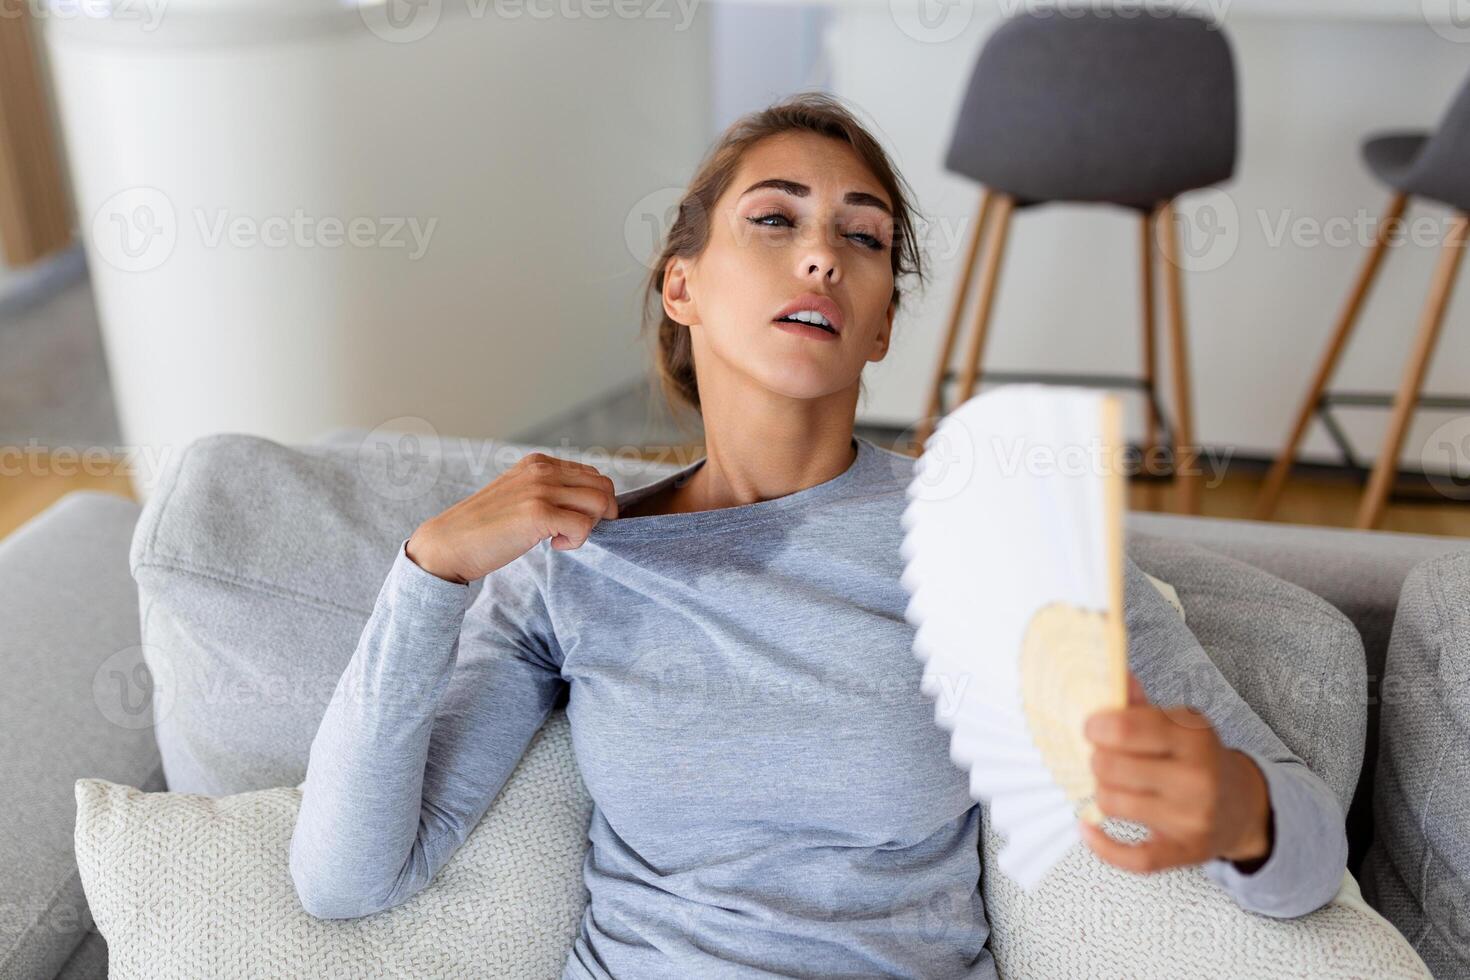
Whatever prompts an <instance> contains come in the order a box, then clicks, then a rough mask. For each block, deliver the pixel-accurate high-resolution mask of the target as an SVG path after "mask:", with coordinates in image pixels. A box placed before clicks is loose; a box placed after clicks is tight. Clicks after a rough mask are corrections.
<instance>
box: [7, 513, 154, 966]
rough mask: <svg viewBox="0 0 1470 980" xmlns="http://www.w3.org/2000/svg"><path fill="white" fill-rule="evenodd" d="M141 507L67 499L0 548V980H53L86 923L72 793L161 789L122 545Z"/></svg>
mask: <svg viewBox="0 0 1470 980" xmlns="http://www.w3.org/2000/svg"><path fill="white" fill-rule="evenodd" d="M137 517H138V505H137V504H135V503H133V502H132V501H130V500H127V499H125V498H123V497H119V496H116V495H114V494H107V493H97V492H90V491H89V492H77V493H71V494H68V495H67V496H65V497H63V498H62V499H61V500H60V501H58V502H57V503H56V504H54V505H53V506H51V507H50V508H48V509H47V510H45V511H43V512H42V513H41V514H40V515H38V516H36V517H35V518H33V519H32V520H30V521H29V522H27V523H26V524H25V525H23V526H22V527H20V528H19V529H17V530H16V531H15V532H14V533H13V534H11V535H9V536H8V537H6V538H5V539H4V540H3V541H0V596H3V597H4V602H3V603H0V675H3V677H4V681H5V682H4V684H0V744H3V749H0V814H3V815H0V869H3V871H0V883H3V887H0V978H3V980H34V978H36V977H43V978H44V977H53V976H55V975H56V972H57V971H58V970H59V969H61V967H62V965H63V964H64V963H66V961H67V959H68V957H70V956H71V955H72V952H73V951H74V950H75V949H76V948H77V947H78V945H80V944H81V943H82V942H83V940H84V939H85V938H86V936H87V935H88V929H89V928H90V926H91V924H92V922H91V917H90V915H89V913H88V909H87V903H86V899H85V896H84V895H83V893H82V884H81V881H80V880H79V879H78V878H77V868H76V861H75V859H74V857H73V854H72V834H71V828H72V820H73V818H74V815H75V806H76V804H75V800H74V798H73V795H72V784H73V782H75V781H76V780H77V779H78V778H79V777H82V776H102V777H104V778H107V779H113V780H117V781H119V782H124V783H128V784H129V785H133V786H142V787H145V788H150V789H161V788H162V787H163V773H162V770H161V768H160V766H159V759H158V750H157V749H156V748H155V746H154V743H153V732H152V730H151V728H150V727H149V726H150V724H151V720H152V718H151V708H150V704H149V693H150V689H149V685H148V678H147V672H146V671H145V670H144V669H143V658H142V654H141V651H140V649H139V646H138V595H137V590H136V589H135V588H134V587H133V581H132V579H131V578H129V577H128V567H127V553H128V541H129V538H130V537H131V535H132V533H133V524H134V522H135V521H136V520H137Z"/></svg>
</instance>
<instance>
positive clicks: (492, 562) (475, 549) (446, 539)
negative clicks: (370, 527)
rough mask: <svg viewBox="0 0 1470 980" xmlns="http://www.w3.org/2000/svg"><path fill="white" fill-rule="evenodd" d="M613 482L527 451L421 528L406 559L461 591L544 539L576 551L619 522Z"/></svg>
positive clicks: (591, 470) (585, 467)
mask: <svg viewBox="0 0 1470 980" xmlns="http://www.w3.org/2000/svg"><path fill="white" fill-rule="evenodd" d="M615 493H616V491H615V490H614V488H613V482H612V480H610V479H608V478H607V477H606V476H603V475H602V473H601V472H599V471H598V470H597V469H596V468H595V467H592V466H588V465H587V464H585V463H578V462H574V461H573V460H569V459H558V458H557V457H555V456H548V455H546V454H545V453H528V454H527V455H525V456H523V457H521V458H520V459H519V460H518V461H517V462H516V463H515V465H514V466H512V467H511V468H510V469H508V470H506V471H505V472H504V473H502V474H500V476H498V477H496V478H495V479H494V480H492V481H490V482H489V483H487V484H486V485H485V486H483V487H481V488H480V489H479V490H477V491H475V492H474V493H473V494H471V495H470V496H468V497H466V498H464V499H463V500H461V501H459V502H458V503H456V504H453V505H452V506H450V507H449V508H448V509H447V510H445V511H444V512H443V513H440V514H437V515H435V516H434V517H431V518H429V519H428V520H426V521H424V523H422V524H420V525H419V526H418V528H417V529H416V530H415V531H414V532H413V535H412V536H411V537H410V538H409V539H408V545H407V548H408V557H409V558H410V559H411V560H412V561H413V563H414V564H415V565H418V566H419V567H420V568H422V569H423V570H424V571H426V572H428V573H429V574H431V575H436V576H438V577H439V578H442V579H446V580H447V581H450V582H457V583H459V584H460V585H467V584H468V583H470V582H472V581H474V580H475V579H477V578H483V577H484V576H486V575H489V574H490V573H491V572H493V571H495V570H496V569H497V568H501V567H503V566H505V565H508V564H510V563H511V562H513V561H515V560H516V559H517V558H519V557H520V556H521V555H523V554H525V553H526V552H527V551H530V550H531V549H532V548H533V547H535V546H536V545H537V544H538V543H540V542H541V541H542V540H544V539H545V538H548V537H549V538H551V546H552V547H553V548H555V549H557V550H558V551H568V550H570V549H572V548H580V547H581V546H582V544H583V542H585V541H586V540H587V535H588V534H590V533H591V531H592V528H593V527H595V526H596V525H597V522H598V521H600V520H602V519H603V518H608V519H610V520H611V519H614V518H616V517H617V516H618V505H617V499H616V497H615Z"/></svg>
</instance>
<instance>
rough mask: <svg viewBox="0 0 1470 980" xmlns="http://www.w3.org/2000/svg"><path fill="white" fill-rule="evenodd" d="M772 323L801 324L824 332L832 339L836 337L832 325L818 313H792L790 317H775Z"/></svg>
mask: <svg viewBox="0 0 1470 980" xmlns="http://www.w3.org/2000/svg"><path fill="white" fill-rule="evenodd" d="M774 322H775V323H801V324H805V325H806V326H808V327H816V328H817V329H818V330H824V331H826V332H827V333H830V334H832V335H833V336H834V337H835V336H837V331H836V330H834V329H833V328H832V324H831V323H829V322H828V320H827V318H826V317H824V316H822V314H820V313H793V314H792V315H790V316H781V317H777V318H776V319H775V321H774Z"/></svg>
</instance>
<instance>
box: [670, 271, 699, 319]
mask: <svg viewBox="0 0 1470 980" xmlns="http://www.w3.org/2000/svg"><path fill="white" fill-rule="evenodd" d="M690 271H691V263H690V262H689V260H688V259H685V258H682V257H680V256H677V255H676V256H674V257H673V258H671V259H669V261H668V264H667V265H665V266H664V291H663V306H664V312H665V313H667V314H668V315H669V317H670V318H671V319H673V321H674V322H675V323H682V324H684V325H685V326H689V327H692V326H694V325H695V324H697V323H698V322H699V308H698V307H697V306H696V305H695V303H694V297H693V296H692V295H690V293H689V273H690Z"/></svg>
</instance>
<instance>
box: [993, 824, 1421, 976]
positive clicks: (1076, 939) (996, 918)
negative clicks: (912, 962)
mask: <svg viewBox="0 0 1470 980" xmlns="http://www.w3.org/2000/svg"><path fill="white" fill-rule="evenodd" d="M983 824H984V830H983V832H982V838H983V840H982V848H983V858H982V868H983V869H984V870H983V871H982V873H981V876H980V881H981V891H982V892H983V893H984V897H985V910H986V913H987V915H988V918H989V919H990V951H991V953H992V954H993V955H994V956H995V965H996V970H997V972H999V974H1000V975H1001V976H1002V977H1046V978H1048V980H1073V978H1077V980H1084V978H1085V980H1092V978H1096V977H1129V978H1131V980H1151V978H1155V977H1156V978H1159V980H1174V978H1177V977H1190V978H1191V980H1216V978H1218V980H1242V978H1261V980H1268V978H1269V980H1282V978H1287V977H1300V978H1303V980H1351V978H1358V980H1361V978H1367V977H1372V978H1374V980H1432V978H1431V977H1430V974H1429V970H1428V969H1427V968H1426V967H1425V966H1424V962H1423V961H1422V960H1421V959H1419V955H1418V954H1417V953H1415V952H1414V948H1413V947H1412V946H1410V945H1409V942H1408V940H1406V939H1405V938H1404V937H1403V935H1402V934H1400V933H1399V931H1398V930H1397V929H1395V928H1394V927H1393V925H1392V924H1390V923H1389V921H1388V920H1387V919H1385V918H1383V916H1381V915H1379V914H1378V913H1377V912H1375V911H1373V909H1372V908H1370V907H1369V906H1368V905H1367V904H1366V903H1364V902H1363V900H1362V896H1361V895H1360V894H1359V893H1358V886H1357V882H1356V881H1354V879H1353V877H1352V875H1350V874H1346V873H1344V875H1343V887H1342V888H1341V889H1340V890H1339V891H1338V893H1337V896H1336V897H1335V898H1334V899H1333V900H1332V901H1331V902H1329V903H1328V904H1327V905H1325V906H1323V907H1322V908H1320V909H1318V910H1317V911H1315V912H1312V913H1311V914H1309V915H1304V916H1301V917H1299V918H1295V919H1273V918H1270V917H1268V916H1263V915H1256V914H1254V913H1250V912H1245V911H1243V910H1242V909H1241V908H1240V907H1239V906H1238V905H1236V904H1235V901H1234V900H1233V899H1232V898H1230V896H1229V895H1227V894H1226V893H1225V891H1224V890H1223V889H1221V888H1220V887H1219V886H1218V885H1216V884H1215V883H1214V882H1212V881H1210V880H1209V879H1208V878H1206V877H1205V876H1204V872H1203V871H1201V870H1200V869H1199V868H1187V869H1186V868H1180V869H1175V870H1172V871H1162V872H1157V873H1154V874H1149V875H1141V874H1135V873H1132V872H1128V871H1122V870H1120V869H1118V868H1114V867H1113V866H1111V865H1109V864H1106V863H1104V862H1103V861H1101V860H1099V859H1098V858H1097V856H1096V855H1094V854H1093V853H1092V851H1090V850H1089V849H1087V848H1086V847H1075V848H1073V849H1072V851H1071V852H1070V853H1068V855H1067V856H1066V857H1065V858H1063V859H1062V860H1061V861H1059V862H1058V863H1057V865H1056V866H1055V867H1054V868H1052V870H1051V872H1050V873H1048V875H1047V876H1046V878H1044V879H1043V880H1042V883H1041V885H1040V887H1038V888H1037V889H1036V891H1035V892H1033V893H1030V894H1028V893H1026V892H1023V891H1021V889H1020V888H1018V887H1017V886H1016V885H1015V883H1014V882H1012V881H1011V880H1010V879H1009V878H1007V877H1006V876H1005V875H1003V874H1000V873H999V872H998V871H994V870H991V869H994V868H995V867H996V864H995V861H996V855H997V853H998V852H999V849H1000V846H1001V844H1002V843H1003V841H1002V840H1001V839H1000V838H999V837H998V836H997V835H996V834H994V833H992V832H991V828H990V820H989V815H988V814H986V819H985V820H984V821H983ZM1110 826H1117V827H1118V828H1119V830H1120V831H1121V832H1120V833H1119V835H1118V836H1120V837H1122V838H1124V839H1137V838H1138V837H1139V836H1141V834H1140V833H1137V832H1134V833H1130V830H1135V828H1134V826H1133V825H1129V824H1118V823H1110Z"/></svg>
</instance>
